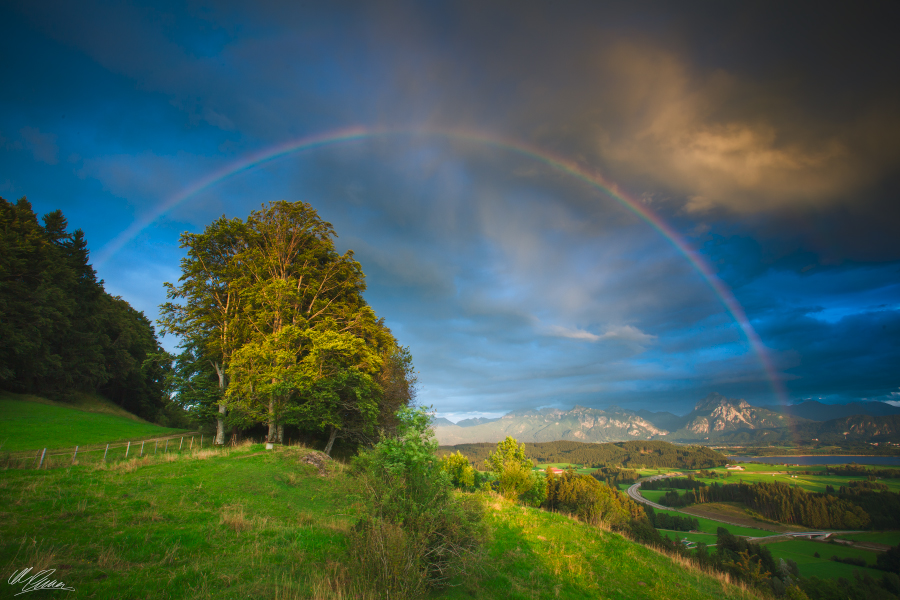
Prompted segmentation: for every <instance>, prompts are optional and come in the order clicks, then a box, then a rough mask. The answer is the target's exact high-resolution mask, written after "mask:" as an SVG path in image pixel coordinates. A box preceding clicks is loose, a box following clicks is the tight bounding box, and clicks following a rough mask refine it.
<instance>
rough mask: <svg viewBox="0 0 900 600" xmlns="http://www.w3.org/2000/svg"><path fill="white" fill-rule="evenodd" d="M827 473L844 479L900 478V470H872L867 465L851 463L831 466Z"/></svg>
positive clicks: (826, 469)
mask: <svg viewBox="0 0 900 600" xmlns="http://www.w3.org/2000/svg"><path fill="white" fill-rule="evenodd" d="M825 472H826V473H828V474H830V475H840V476H843V477H859V476H863V477H870V478H873V479H874V478H876V477H879V478H882V479H896V478H898V477H900V469H870V468H868V467H866V466H865V465H858V464H856V463H850V464H848V465H830V466H827V467H825Z"/></svg>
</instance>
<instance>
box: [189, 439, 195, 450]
mask: <svg viewBox="0 0 900 600" xmlns="http://www.w3.org/2000/svg"><path fill="white" fill-rule="evenodd" d="M188 450H189V451H193V450H194V436H191V447H190V448H188Z"/></svg>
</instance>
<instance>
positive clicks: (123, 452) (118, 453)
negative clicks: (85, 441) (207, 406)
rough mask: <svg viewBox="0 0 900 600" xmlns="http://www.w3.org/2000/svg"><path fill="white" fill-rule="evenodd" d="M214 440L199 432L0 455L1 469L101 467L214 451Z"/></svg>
mask: <svg viewBox="0 0 900 600" xmlns="http://www.w3.org/2000/svg"><path fill="white" fill-rule="evenodd" d="M214 440H215V438H214V437H212V436H208V435H203V434H200V433H197V432H192V433H188V434H186V435H184V434H179V435H170V436H165V437H156V438H150V439H146V440H137V441H124V442H111V443H108V444H90V445H85V446H75V447H72V448H43V449H41V450H38V451H37V452H34V451H26V452H5V453H0V468H7V469H53V468H61V467H69V466H72V465H76V464H80V465H84V464H99V463H103V462H107V463H108V462H112V461H118V460H126V459H129V458H143V457H145V456H154V455H157V456H158V455H166V454H183V453H192V452H195V451H199V450H202V449H203V448H210V447H213V442H214Z"/></svg>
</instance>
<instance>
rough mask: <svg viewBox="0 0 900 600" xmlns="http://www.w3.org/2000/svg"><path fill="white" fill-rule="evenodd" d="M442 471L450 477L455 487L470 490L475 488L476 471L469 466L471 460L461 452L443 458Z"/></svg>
mask: <svg viewBox="0 0 900 600" xmlns="http://www.w3.org/2000/svg"><path fill="white" fill-rule="evenodd" d="M441 469H443V471H444V472H445V473H447V476H448V477H450V483H451V484H453V486H454V487H457V488H459V489H464V490H470V489H472V488H474V487H475V469H473V468H472V465H470V464H469V459H468V458H466V457H465V456H463V455H462V454H461V453H460V452H459V450H457V451H456V454H447V455H445V456H442V457H441Z"/></svg>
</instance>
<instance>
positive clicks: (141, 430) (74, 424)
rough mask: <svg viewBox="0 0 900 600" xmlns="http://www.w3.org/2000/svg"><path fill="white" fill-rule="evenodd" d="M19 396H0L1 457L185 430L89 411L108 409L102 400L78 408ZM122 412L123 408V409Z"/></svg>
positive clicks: (110, 413)
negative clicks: (21, 452)
mask: <svg viewBox="0 0 900 600" xmlns="http://www.w3.org/2000/svg"><path fill="white" fill-rule="evenodd" d="M23 398H28V397H23V396H19V395H16V394H8V393H3V394H2V395H0V458H2V456H3V454H2V453H5V452H20V451H25V450H40V449H42V448H69V447H74V446H76V445H78V446H87V445H89V444H98V443H100V442H110V441H114V440H128V439H137V438H149V437H155V436H163V435H170V434H173V433H177V432H179V431H182V430H180V429H169V428H164V427H159V426H157V425H153V424H152V423H147V422H146V421H141V420H140V419H136V418H135V417H134V416H133V415H132V416H125V415H127V413H125V411H121V413H120V414H116V413H115V411H114V409H109V412H106V413H98V412H90V411H89V409H90V408H95V409H98V410H104V409H108V407H107V406H106V405H105V404H103V403H100V402H99V401H97V402H94V403H81V404H77V405H75V406H80V407H81V408H76V407H72V408H70V407H67V406H63V405H60V404H58V403H57V404H46V403H42V402H35V401H29V400H26V399H23ZM120 410H121V409H120Z"/></svg>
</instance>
